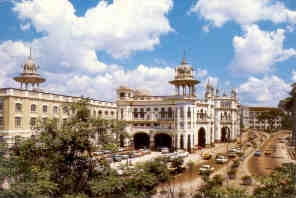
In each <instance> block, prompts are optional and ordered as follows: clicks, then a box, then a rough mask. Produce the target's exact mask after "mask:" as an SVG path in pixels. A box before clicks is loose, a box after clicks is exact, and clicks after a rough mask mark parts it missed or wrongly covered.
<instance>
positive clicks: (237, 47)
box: [230, 25, 296, 73]
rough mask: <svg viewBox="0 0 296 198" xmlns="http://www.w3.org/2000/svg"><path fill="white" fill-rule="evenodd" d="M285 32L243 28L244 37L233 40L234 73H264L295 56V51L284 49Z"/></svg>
mask: <svg viewBox="0 0 296 198" xmlns="http://www.w3.org/2000/svg"><path fill="white" fill-rule="evenodd" d="M284 40H285V30H283V29H277V30H276V31H273V32H266V31H263V30H261V29H260V28H259V27H258V26H257V25H250V26H244V35H243V36H235V37H234V38H233V47H234V53H235V54H234V58H233V60H232V62H231V65H230V67H231V69H232V70H233V71H234V72H238V71H239V72H240V73H242V71H244V72H248V73H264V72H268V71H270V70H271V68H272V66H274V64H276V63H278V62H282V61H284V60H287V59H289V58H290V57H293V56H296V50H295V49H292V48H290V49H284V46H283V45H284Z"/></svg>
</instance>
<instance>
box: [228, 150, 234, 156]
mask: <svg viewBox="0 0 296 198" xmlns="http://www.w3.org/2000/svg"><path fill="white" fill-rule="evenodd" d="M227 156H228V157H231V158H233V157H236V152H234V151H231V150H230V151H228V152H227Z"/></svg>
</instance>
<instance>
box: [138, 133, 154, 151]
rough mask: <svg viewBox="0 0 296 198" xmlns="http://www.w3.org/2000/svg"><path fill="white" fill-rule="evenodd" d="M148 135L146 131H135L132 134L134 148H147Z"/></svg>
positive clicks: (148, 142)
mask: <svg viewBox="0 0 296 198" xmlns="http://www.w3.org/2000/svg"><path fill="white" fill-rule="evenodd" d="M149 145H150V137H149V135H148V134H147V133H143V132H140V133H136V134H135V135H134V146H135V149H141V148H149Z"/></svg>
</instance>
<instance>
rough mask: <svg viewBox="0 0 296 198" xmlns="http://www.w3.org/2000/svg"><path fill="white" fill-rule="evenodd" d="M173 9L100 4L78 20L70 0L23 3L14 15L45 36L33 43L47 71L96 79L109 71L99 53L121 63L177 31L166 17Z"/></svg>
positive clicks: (136, 1) (118, 0)
mask: <svg viewBox="0 0 296 198" xmlns="http://www.w3.org/2000/svg"><path fill="white" fill-rule="evenodd" d="M172 6H173V2H172V0H153V1H145V0H124V1H123V0H114V1H113V3H110V4H109V3H107V1H100V2H99V3H98V4H97V5H96V6H95V7H93V8H90V9H88V10H87V11H86V13H85V14H84V16H81V17H78V16H76V15H75V12H76V10H75V8H74V7H73V5H72V4H71V2H70V1H68V0H32V1H28V0H25V1H20V2H17V3H15V7H14V11H15V12H16V13H17V14H18V16H19V18H20V19H21V20H24V21H26V22H28V24H31V25H32V26H33V27H34V28H35V29H36V30H37V31H38V32H40V33H43V35H44V36H43V37H41V38H37V39H34V40H33V41H32V46H33V47H34V48H35V49H36V51H37V52H36V53H37V56H39V57H40V62H41V63H42V64H43V65H49V67H51V66H52V65H61V66H67V67H68V68H75V69H82V70H87V71H88V72H92V73H96V72H103V71H105V70H106V69H107V67H108V66H107V65H106V64H104V63H102V61H100V60H99V58H98V56H97V52H100V51H106V52H107V53H109V54H110V55H112V56H113V57H115V58H120V57H127V56H129V55H130V53H132V52H134V51H139V50H153V49H154V47H155V45H157V44H159V42H160V40H159V39H160V36H161V35H163V34H167V33H168V32H170V31H173V29H172V28H171V26H170V24H169V21H168V18H167V16H166V15H167V13H168V12H169V10H170V9H171V8H172ZM115 13H116V14H115Z"/></svg>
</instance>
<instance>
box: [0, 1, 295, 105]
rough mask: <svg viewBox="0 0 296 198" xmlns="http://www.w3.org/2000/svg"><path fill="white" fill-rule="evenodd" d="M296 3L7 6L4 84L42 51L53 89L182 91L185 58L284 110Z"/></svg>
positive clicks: (0, 29)
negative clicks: (179, 75)
mask: <svg viewBox="0 0 296 198" xmlns="http://www.w3.org/2000/svg"><path fill="white" fill-rule="evenodd" d="M295 24H296V1H295V0H149V1H147V0H113V1H112V0H108V1H107V0H105V1H103V0H0V68H1V69H0V87H2V88H3V87H18V85H17V84H16V83H15V82H14V81H13V79H12V78H13V77H14V76H16V75H18V74H19V73H20V72H21V66H22V64H23V63H24V62H25V61H26V59H27V57H28V55H29V48H30V47H31V48H32V52H33V58H34V61H35V62H36V63H38V64H39V65H40V73H41V75H42V76H44V77H45V78H46V79H47V81H46V83H44V84H43V85H42V86H41V87H42V89H43V90H44V91H48V92H54V93H63V94H67V95H74V96H82V95H83V96H85V97H91V98H96V99H99V100H111V101H114V100H115V99H116V88H118V87H119V86H120V85H126V86H129V87H131V88H134V89H148V90H149V91H150V92H151V93H152V94H153V95H168V94H173V87H172V86H171V85H170V84H169V83H168V81H169V80H172V79H173V77H174V68H175V67H176V66H178V65H179V64H180V62H181V60H182V57H183V56H184V54H185V56H186V59H187V61H188V63H189V64H190V65H192V66H193V67H194V69H195V76H196V78H197V79H199V80H200V81H201V83H200V84H199V85H198V87H197V94H198V97H199V98H203V95H204V87H205V84H206V83H207V82H210V83H211V84H213V86H215V87H217V88H219V89H220V93H222V92H226V93H229V92H230V90H231V89H232V88H235V89H237V90H238V93H239V98H240V102H241V103H242V104H243V105H250V106H277V104H278V102H279V100H280V99H282V98H284V97H286V96H287V95H288V92H289V90H290V85H291V84H292V83H293V82H295V81H296V34H295V31H296V25H295Z"/></svg>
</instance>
